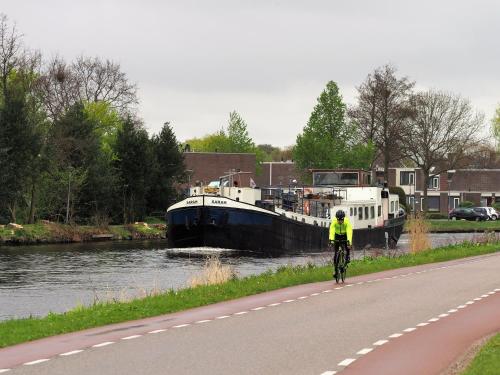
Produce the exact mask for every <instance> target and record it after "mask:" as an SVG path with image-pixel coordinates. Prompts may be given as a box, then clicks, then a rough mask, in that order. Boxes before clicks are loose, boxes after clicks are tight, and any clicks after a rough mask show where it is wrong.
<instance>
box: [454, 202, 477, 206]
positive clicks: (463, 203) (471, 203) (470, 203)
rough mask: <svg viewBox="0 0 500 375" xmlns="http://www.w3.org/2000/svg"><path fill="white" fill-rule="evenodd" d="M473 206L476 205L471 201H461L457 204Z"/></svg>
mask: <svg viewBox="0 0 500 375" xmlns="http://www.w3.org/2000/svg"><path fill="white" fill-rule="evenodd" d="M475 206H476V205H475V204H474V202H471V201H462V202H460V204H459V205H458V207H475Z"/></svg>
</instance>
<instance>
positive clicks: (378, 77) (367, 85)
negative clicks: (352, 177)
mask: <svg viewBox="0 0 500 375" xmlns="http://www.w3.org/2000/svg"><path fill="white" fill-rule="evenodd" d="M414 85H415V83H414V82H411V81H410V80H409V79H408V78H407V77H402V78H397V77H396V69H395V68H394V67H392V66H390V65H385V66H383V67H382V68H378V69H376V70H375V71H374V72H373V73H372V74H369V75H368V77H367V78H366V80H365V81H364V82H363V83H362V84H361V86H359V87H358V104H357V105H356V106H355V107H353V108H351V109H350V110H349V116H350V118H351V119H352V120H353V123H354V124H355V125H356V126H357V128H358V129H359V131H360V134H361V136H362V138H363V140H364V141H366V142H371V143H372V144H373V145H374V146H375V148H376V150H377V153H378V154H380V155H381V157H382V160H383V163H384V174H385V179H386V180H388V171H389V165H390V163H391V162H394V161H397V160H400V159H401V158H402V157H403V156H404V155H402V154H401V152H400V150H401V143H402V136H403V134H404V127H405V125H406V122H407V121H408V119H409V118H410V117H411V115H412V108H411V106H410V105H409V99H410V95H411V90H412V89H413V86H414ZM374 156H375V155H374Z"/></svg>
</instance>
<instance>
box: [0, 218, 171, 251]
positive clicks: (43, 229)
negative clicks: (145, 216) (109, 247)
mask: <svg viewBox="0 0 500 375" xmlns="http://www.w3.org/2000/svg"><path fill="white" fill-rule="evenodd" d="M165 236H166V225H165V224H148V223H143V222H141V223H135V224H125V225H107V226H90V225H83V226H81V225H64V224H58V223H53V222H48V221H44V222H39V223H37V224H26V225H17V224H8V225H1V226H0V245H2V244H3V245H6V244H7V245H13V244H17V245H33V244H44V243H45V244H47V243H54V244H55V243H72V242H89V241H102V240H132V239H134V240H151V239H162V238H165Z"/></svg>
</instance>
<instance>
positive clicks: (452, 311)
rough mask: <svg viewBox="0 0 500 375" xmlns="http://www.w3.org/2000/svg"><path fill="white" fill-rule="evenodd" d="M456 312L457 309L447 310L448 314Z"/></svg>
mask: <svg viewBox="0 0 500 375" xmlns="http://www.w3.org/2000/svg"><path fill="white" fill-rule="evenodd" d="M457 311H458V310H457V309H451V310H448V312H449V313H454V312H457Z"/></svg>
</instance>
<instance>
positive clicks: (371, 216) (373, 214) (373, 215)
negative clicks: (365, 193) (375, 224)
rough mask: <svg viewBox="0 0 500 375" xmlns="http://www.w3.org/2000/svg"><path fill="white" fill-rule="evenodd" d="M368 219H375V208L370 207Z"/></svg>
mask: <svg viewBox="0 0 500 375" xmlns="http://www.w3.org/2000/svg"><path fill="white" fill-rule="evenodd" d="M370 218H371V219H375V206H371V207H370Z"/></svg>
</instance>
